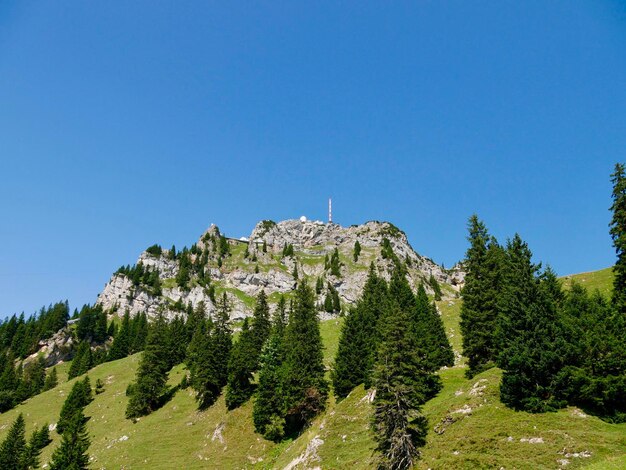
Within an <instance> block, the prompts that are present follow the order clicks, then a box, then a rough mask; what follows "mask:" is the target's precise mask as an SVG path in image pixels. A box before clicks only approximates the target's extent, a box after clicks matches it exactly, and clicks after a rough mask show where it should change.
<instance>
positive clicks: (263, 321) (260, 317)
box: [251, 290, 272, 370]
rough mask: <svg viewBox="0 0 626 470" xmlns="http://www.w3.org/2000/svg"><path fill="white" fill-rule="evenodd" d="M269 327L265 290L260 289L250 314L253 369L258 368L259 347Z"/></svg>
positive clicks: (270, 325)
mask: <svg viewBox="0 0 626 470" xmlns="http://www.w3.org/2000/svg"><path fill="white" fill-rule="evenodd" d="M271 328H272V324H271V322H270V307H269V305H268V304H267V295H265V291H263V290H262V291H261V292H259V295H258V297H257V301H256V306H255V308H254V313H253V315H252V328H251V333H252V338H253V341H254V351H255V354H254V355H255V358H256V359H255V361H254V370H256V369H257V368H258V366H257V362H258V356H259V355H260V354H261V349H262V348H263V345H264V344H265V342H266V341H267V338H268V337H269V335H270V330H271Z"/></svg>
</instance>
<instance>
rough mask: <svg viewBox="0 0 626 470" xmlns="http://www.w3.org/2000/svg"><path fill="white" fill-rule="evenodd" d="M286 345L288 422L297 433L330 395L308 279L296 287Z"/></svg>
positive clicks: (290, 427) (288, 425)
mask: <svg viewBox="0 0 626 470" xmlns="http://www.w3.org/2000/svg"><path fill="white" fill-rule="evenodd" d="M285 348H286V353H285V402H286V409H287V416H286V423H287V429H288V431H289V432H296V431H297V430H299V429H300V428H301V427H302V426H304V425H305V424H307V423H308V422H310V420H311V419H312V418H313V417H315V415H317V414H318V413H319V412H320V411H322V410H323V409H324V407H325V404H326V399H327V397H328V383H327V382H326V379H325V378H324V373H325V368H324V362H323V354H322V338H321V335H320V330H319V320H318V318H317V312H316V309H315V297H314V294H313V291H312V290H311V288H310V287H309V286H308V284H307V283H306V282H301V283H300V285H298V288H297V290H296V296H295V305H294V308H293V314H292V318H291V319H290V321H289V324H288V325H287V329H286V331H285Z"/></svg>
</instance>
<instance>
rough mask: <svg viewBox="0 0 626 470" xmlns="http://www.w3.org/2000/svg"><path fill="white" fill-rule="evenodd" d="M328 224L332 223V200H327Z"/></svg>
mask: <svg viewBox="0 0 626 470" xmlns="http://www.w3.org/2000/svg"><path fill="white" fill-rule="evenodd" d="M328 223H329V224H332V223H333V200H332V199H331V198H328Z"/></svg>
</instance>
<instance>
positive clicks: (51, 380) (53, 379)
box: [42, 367, 59, 392]
mask: <svg viewBox="0 0 626 470" xmlns="http://www.w3.org/2000/svg"><path fill="white" fill-rule="evenodd" d="M58 383H59V379H58V376H57V368H56V367H53V368H52V370H51V371H50V373H49V374H48V375H47V376H46V380H45V382H44V384H43V390H42V391H44V392H45V391H47V390H51V389H53V388H54V387H56V386H57V385H58Z"/></svg>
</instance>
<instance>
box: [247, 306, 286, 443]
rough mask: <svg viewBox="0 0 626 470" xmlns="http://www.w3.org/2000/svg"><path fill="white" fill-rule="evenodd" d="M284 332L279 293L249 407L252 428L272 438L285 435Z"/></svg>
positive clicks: (276, 439)
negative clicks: (255, 389) (252, 401)
mask: <svg viewBox="0 0 626 470" xmlns="http://www.w3.org/2000/svg"><path fill="white" fill-rule="evenodd" d="M284 332H285V298H284V297H281V298H280V300H279V303H278V307H277V309H276V312H275V315H274V321H273V325H272V331H271V333H270V337H269V338H268V340H267V342H266V343H265V345H264V346H263V350H262V352H261V357H260V366H261V368H260V371H259V385H258V387H257V391H256V398H255V399H254V407H253V410H252V418H253V421H254V429H255V430H256V432H258V433H260V434H262V435H263V436H264V437H265V438H266V439H269V440H271V441H279V440H281V439H282V438H283V437H284V435H285V414H286V408H285V394H284V371H283V367H282V366H283V362H284V358H285V354H284V345H283V340H284Z"/></svg>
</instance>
